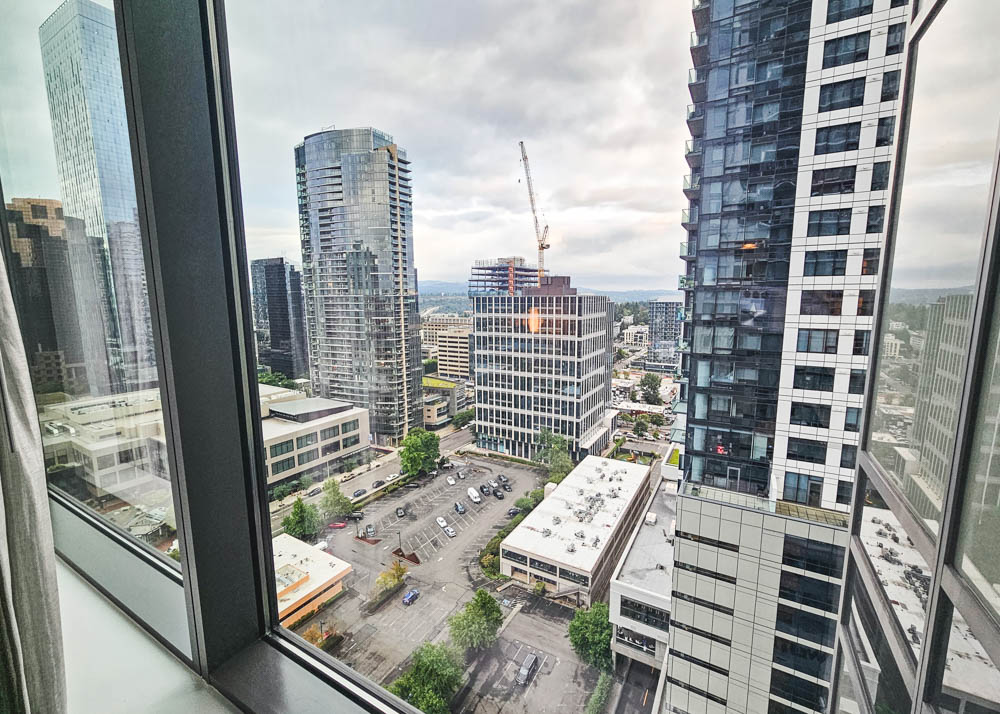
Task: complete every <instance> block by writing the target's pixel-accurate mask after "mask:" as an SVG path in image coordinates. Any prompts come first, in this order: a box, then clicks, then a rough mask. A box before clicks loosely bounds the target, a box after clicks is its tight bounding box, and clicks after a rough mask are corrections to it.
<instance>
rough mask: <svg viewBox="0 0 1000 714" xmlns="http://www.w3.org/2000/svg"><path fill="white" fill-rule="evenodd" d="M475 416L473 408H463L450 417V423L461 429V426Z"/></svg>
mask: <svg viewBox="0 0 1000 714" xmlns="http://www.w3.org/2000/svg"><path fill="white" fill-rule="evenodd" d="M475 418H476V410H475V409H465V410H463V411H460V412H458V413H456V414H455V416H453V417H452V419H451V423H452V424H454V425H455V427H456V428H458V429H461V428H462V427H463V426H465V425H466V424H468V423H469V422H471V421H472V420H473V419H475Z"/></svg>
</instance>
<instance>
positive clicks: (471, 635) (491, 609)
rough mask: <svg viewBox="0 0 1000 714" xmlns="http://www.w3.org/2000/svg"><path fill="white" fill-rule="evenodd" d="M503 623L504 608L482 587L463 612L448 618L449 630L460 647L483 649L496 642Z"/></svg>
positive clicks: (452, 639) (466, 604) (453, 640)
mask: <svg viewBox="0 0 1000 714" xmlns="http://www.w3.org/2000/svg"><path fill="white" fill-rule="evenodd" d="M502 623H503V610H501V609H500V606H499V605H498V604H497V601H496V600H494V599H493V597H492V596H491V595H490V594H489V593H488V592H486V591H485V590H483V589H482V588H480V589H479V590H476V594H475V595H474V596H473V598H472V599H471V600H470V601H469V602H467V603H465V608H464V609H463V610H462V611H461V612H459V613H458V614H456V615H452V616H451V617H450V618H448V631H449V634H450V635H451V641H452V642H454V643H455V644H456V645H458V646H459V647H460V648H462V649H474V650H481V649H485V648H486V647H489V646H490V645H492V644H493V643H494V642H496V640H497V630H499V629H500V625H501V624H502Z"/></svg>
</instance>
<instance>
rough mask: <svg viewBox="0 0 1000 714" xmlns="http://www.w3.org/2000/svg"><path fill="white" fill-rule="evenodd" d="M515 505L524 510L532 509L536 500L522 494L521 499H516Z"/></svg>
mask: <svg viewBox="0 0 1000 714" xmlns="http://www.w3.org/2000/svg"><path fill="white" fill-rule="evenodd" d="M514 506H515V507H517V508H520V509H521V510H522V511H530V510H531V509H532V508H534V507H535V502H534V501H532V500H531V499H530V498H528V497H527V496H521V497H520V498H519V499H517V500H516V501H514Z"/></svg>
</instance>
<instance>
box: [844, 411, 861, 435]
mask: <svg viewBox="0 0 1000 714" xmlns="http://www.w3.org/2000/svg"><path fill="white" fill-rule="evenodd" d="M860 428H861V408H860V407H847V416H846V417H845V418H844V431H858V430H860Z"/></svg>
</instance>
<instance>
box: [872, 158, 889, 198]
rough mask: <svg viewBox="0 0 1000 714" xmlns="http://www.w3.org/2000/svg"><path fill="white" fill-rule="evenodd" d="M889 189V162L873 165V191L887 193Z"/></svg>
mask: <svg viewBox="0 0 1000 714" xmlns="http://www.w3.org/2000/svg"><path fill="white" fill-rule="evenodd" d="M888 188H889V162H888V161H876V162H875V163H874V164H872V187H871V190H872V191H885V190H887V189H888Z"/></svg>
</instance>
